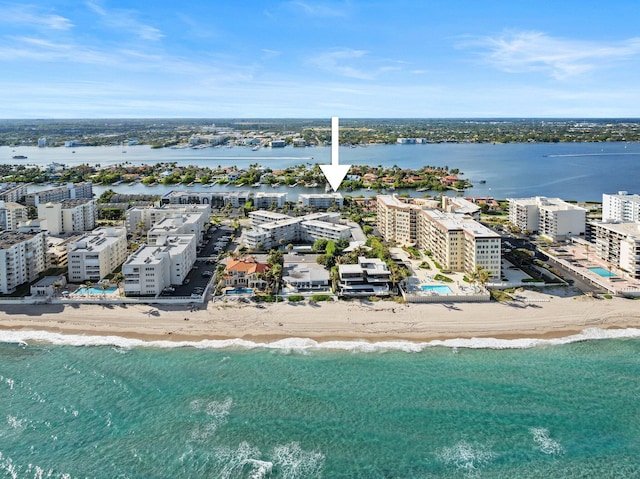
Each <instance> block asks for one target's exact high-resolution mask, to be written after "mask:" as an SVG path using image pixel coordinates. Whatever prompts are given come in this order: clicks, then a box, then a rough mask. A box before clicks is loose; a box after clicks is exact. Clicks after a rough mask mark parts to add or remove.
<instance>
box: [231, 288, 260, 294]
mask: <svg viewBox="0 0 640 479" xmlns="http://www.w3.org/2000/svg"><path fill="white" fill-rule="evenodd" d="M224 294H253V290H252V289H250V288H236V289H228V290H226V291H225V292H224Z"/></svg>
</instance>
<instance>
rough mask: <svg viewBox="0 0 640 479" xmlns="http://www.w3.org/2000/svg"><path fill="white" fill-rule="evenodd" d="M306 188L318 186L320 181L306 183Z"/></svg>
mask: <svg viewBox="0 0 640 479" xmlns="http://www.w3.org/2000/svg"><path fill="white" fill-rule="evenodd" d="M304 186H305V188H316V187H317V186H318V183H306V184H305V185H304Z"/></svg>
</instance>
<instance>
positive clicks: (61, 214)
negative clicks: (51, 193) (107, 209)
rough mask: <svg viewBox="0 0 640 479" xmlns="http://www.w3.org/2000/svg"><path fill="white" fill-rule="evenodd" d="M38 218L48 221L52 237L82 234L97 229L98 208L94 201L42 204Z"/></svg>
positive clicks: (82, 200)
mask: <svg viewBox="0 0 640 479" xmlns="http://www.w3.org/2000/svg"><path fill="white" fill-rule="evenodd" d="M38 218H40V219H43V220H46V224H47V228H48V230H49V233H50V234H52V235H61V234H69V233H81V232H84V231H91V230H92V229H93V228H95V227H96V221H97V220H98V207H97V204H96V200H93V199H91V200H90V199H78V200H64V201H61V202H58V203H40V204H39V205H38Z"/></svg>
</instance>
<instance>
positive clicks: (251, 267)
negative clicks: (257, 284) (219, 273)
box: [225, 257, 270, 274]
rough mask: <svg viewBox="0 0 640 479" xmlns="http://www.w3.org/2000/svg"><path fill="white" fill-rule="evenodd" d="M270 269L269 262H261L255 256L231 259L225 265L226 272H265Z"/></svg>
mask: <svg viewBox="0 0 640 479" xmlns="http://www.w3.org/2000/svg"><path fill="white" fill-rule="evenodd" d="M269 269H270V267H269V265H268V264H267V263H260V262H258V261H257V260H256V259H255V258H253V257H250V258H239V259H233V258H232V259H229V261H227V265H226V267H225V271H226V272H231V271H236V272H243V273H245V274H254V273H265V272H267V271H268V270H269Z"/></svg>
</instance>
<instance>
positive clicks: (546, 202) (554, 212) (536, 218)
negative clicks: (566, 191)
mask: <svg viewBox="0 0 640 479" xmlns="http://www.w3.org/2000/svg"><path fill="white" fill-rule="evenodd" d="M586 219H587V210H586V209H584V208H581V207H579V206H576V205H574V204H571V203H567V202H566V201H563V200H561V199H560V198H546V197H544V196H536V197H534V198H518V199H515V198H509V222H510V223H511V224H513V225H514V226H517V227H518V228H520V229H521V230H522V231H531V232H533V233H538V234H540V235H543V236H546V237H547V238H549V239H551V240H552V241H558V240H563V239H566V238H567V237H569V236H583V235H584V233H585V228H586Z"/></svg>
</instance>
